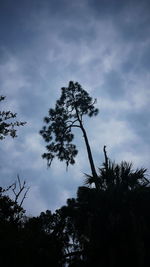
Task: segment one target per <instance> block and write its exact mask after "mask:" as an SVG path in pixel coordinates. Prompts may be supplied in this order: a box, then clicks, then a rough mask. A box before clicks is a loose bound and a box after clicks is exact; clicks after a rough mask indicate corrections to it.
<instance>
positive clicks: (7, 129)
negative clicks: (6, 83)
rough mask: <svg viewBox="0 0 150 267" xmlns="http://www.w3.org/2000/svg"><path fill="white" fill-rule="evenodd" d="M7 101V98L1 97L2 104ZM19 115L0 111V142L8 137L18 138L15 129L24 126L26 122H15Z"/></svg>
mask: <svg viewBox="0 0 150 267" xmlns="http://www.w3.org/2000/svg"><path fill="white" fill-rule="evenodd" d="M4 99H5V96H0V102H1V101H3V100H4ZM16 116H17V113H12V112H11V111H0V140H3V139H4V138H5V137H6V136H7V135H10V136H11V137H13V138H14V137H17V134H16V132H17V130H16V128H15V127H18V126H23V125H25V124H26V122H19V121H14V119H15V118H16Z"/></svg>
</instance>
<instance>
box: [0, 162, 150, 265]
mask: <svg viewBox="0 0 150 267" xmlns="http://www.w3.org/2000/svg"><path fill="white" fill-rule="evenodd" d="M145 172H146V170H144V169H138V170H135V171H134V170H132V166H131V164H127V163H126V162H122V163H121V164H115V163H111V161H109V164H108V165H107V166H106V162H105V163H104V165H103V167H102V168H100V169H99V181H100V190H99V191H97V190H96V189H95V188H90V187H89V186H83V187H79V189H78V192H77V198H75V199H68V200H67V204H66V206H63V207H61V208H60V209H59V210H56V212H55V213H53V214H52V213H51V212H50V211H46V212H42V213H41V214H40V216H38V217H32V218H27V217H25V216H24V213H23V210H22V208H21V207H20V206H18V205H17V204H16V203H14V202H13V201H12V200H10V199H9V197H8V196H6V195H5V194H4V193H2V189H1V194H0V207H1V208H0V240H1V241H0V249H1V251H2V252H3V253H2V258H1V261H2V262H3V265H5V266H16V267H17V266H20V263H21V266H23V267H24V266H42V265H43V266H70V267H71V266H72V267H73V266H103V267H106V266H107V267H119V266H123V267H124V266H127V265H129V264H132V266H140V267H144V266H149V253H150V245H149V241H150V211H149V202H150V187H149V181H148V180H147V178H146V177H145V176H146V173H145ZM90 179H92V177H87V180H86V182H88V184H89V183H90ZM6 251H7V253H8V254H9V255H10V257H8V258H7V257H5V256H4V255H5V254H4V252H6ZM9 264H10V265H9ZM66 264H67V265H66Z"/></svg>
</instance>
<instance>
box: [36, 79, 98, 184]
mask: <svg viewBox="0 0 150 267" xmlns="http://www.w3.org/2000/svg"><path fill="white" fill-rule="evenodd" d="M95 103H96V100H94V101H93V100H92V97H90V96H89V94H88V93H87V92H86V91H85V90H84V89H83V88H82V87H81V85H80V84H79V83H77V82H76V83H74V82H72V81H70V82H69V86H68V87H63V88H61V97H60V98H59V100H57V101H56V106H55V108H54V109H52V108H51V109H50V110H49V116H47V117H45V119H44V121H45V123H46V125H45V126H44V127H43V129H42V130H41V131H40V133H41V135H42V136H43V138H44V140H45V141H46V142H47V143H48V145H47V146H46V148H47V150H48V152H47V153H44V154H43V158H46V159H47V162H48V165H49V166H50V165H51V162H52V160H53V159H54V157H58V159H59V160H61V161H63V160H64V161H66V164H67V166H68V165H69V164H74V163H75V156H76V155H77V153H78V150H77V148H76V146H75V145H74V144H73V143H72V141H73V138H74V134H73V132H72V129H73V128H74V127H76V128H80V129H81V131H82V133H83V138H84V141H85V145H86V148H87V154H88V159H89V163H90V167H91V172H92V175H93V177H94V179H95V181H94V182H95V185H96V188H98V183H97V173H96V169H95V165H94V160H93V156H92V152H91V148H90V145H89V140H88V137H87V133H86V130H85V128H84V124H83V117H84V115H88V116H89V117H92V116H95V115H97V114H98V109H97V108H95V107H94V104H95Z"/></svg>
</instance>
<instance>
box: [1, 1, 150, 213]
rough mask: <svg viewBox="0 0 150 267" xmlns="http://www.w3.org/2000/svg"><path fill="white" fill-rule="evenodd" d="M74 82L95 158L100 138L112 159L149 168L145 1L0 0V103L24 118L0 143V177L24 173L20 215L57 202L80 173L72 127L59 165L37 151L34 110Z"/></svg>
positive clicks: (99, 156)
mask: <svg viewBox="0 0 150 267" xmlns="http://www.w3.org/2000/svg"><path fill="white" fill-rule="evenodd" d="M70 80H73V81H78V82H79V83H80V84H81V85H82V87H83V88H84V89H86V90H87V91H88V92H89V94H91V95H92V96H93V97H94V98H97V107H98V108H99V109H100V113H99V115H98V116H97V117H95V118H94V119H87V120H85V126H86V129H87V131H88V136H89V140H90V143H91V147H92V151H93V155H94V159H95V164H96V166H97V167H100V166H101V164H102V162H103V151H102V149H103V145H107V151H108V155H109V156H110V157H111V159H112V160H115V161H116V162H120V161H122V160H126V161H132V162H133V163H134V166H135V168H136V167H145V168H148V169H150V164H149V154H150V134H149V132H150V120H149V118H150V88H149V86H150V4H149V1H148V0H147V1H146V0H143V1H132V0H130V1H129V0H126V1H119V0H76V1H72V0H43V1H41V0H13V1H12V0H1V1H0V94H1V95H5V96H6V97H7V98H6V100H5V103H3V104H2V103H1V109H5V110H11V111H13V112H17V114H18V120H22V121H27V124H26V126H24V127H21V128H19V129H18V138H16V139H13V140H12V139H11V138H9V137H7V138H6V139H5V141H1V146H0V171H1V181H0V182H1V185H2V186H7V185H9V184H11V183H12V182H13V181H15V180H16V177H17V174H19V175H20V178H21V179H22V180H26V182H27V184H28V186H30V191H29V192H28V196H27V198H26V200H25V201H24V207H25V209H26V210H27V214H29V215H38V214H39V213H40V212H41V211H45V210H46V209H50V210H52V211H54V210H55V209H56V208H59V207H61V206H62V205H64V204H65V201H66V199H67V198H69V197H73V196H75V194H76V190H77V187H78V186H79V185H82V184H83V182H84V173H85V172H86V173H90V169H89V165H88V161H87V155H86V150H85V146H84V142H83V139H82V135H80V132H76V134H77V136H76V139H75V141H76V143H77V145H78V148H79V154H78V156H77V158H76V165H74V166H71V167H69V169H68V172H66V167H65V163H59V162H58V161H57V160H55V161H54V162H53V164H52V167H51V168H50V169H47V165H46V161H45V160H43V159H42V158H41V154H42V153H43V152H44V151H45V143H44V141H43V140H42V137H41V136H40V135H39V130H40V129H41V128H42V126H43V117H44V116H46V115H47V112H48V109H49V108H50V107H54V105H55V101H56V99H57V98H58V97H59V96H60V88H61V87H63V86H67V85H68V82H69V81H70Z"/></svg>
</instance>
